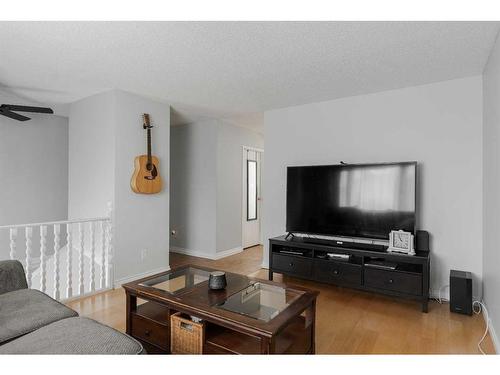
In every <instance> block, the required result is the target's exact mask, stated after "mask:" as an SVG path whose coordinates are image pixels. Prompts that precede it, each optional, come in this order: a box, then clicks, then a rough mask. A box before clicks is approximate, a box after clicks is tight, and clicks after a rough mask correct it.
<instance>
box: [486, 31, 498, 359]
mask: <svg viewBox="0 0 500 375" xmlns="http://www.w3.org/2000/svg"><path fill="white" fill-rule="evenodd" d="M483 103H484V107H483V110H484V112H483V116H484V118H483V126H484V127H483V223H484V224H483V246H484V250H483V289H484V301H485V303H486V305H487V307H488V311H489V313H490V317H491V320H492V326H493V327H492V328H493V332H498V333H500V293H499V290H500V248H499V242H498V233H499V232H500V169H499V165H500V104H499V103H500V42H499V41H498V40H497V41H496V44H495V46H494V49H493V51H492V53H491V55H490V58H489V61H488V64H487V65H486V68H485V70H484V75H483ZM490 329H491V328H490ZM493 336H494V339H495V338H496V340H498V336H497V335H496V334H494V335H493ZM495 344H496V348H497V350H500V343H499V342H498V341H497V342H496V343H495Z"/></svg>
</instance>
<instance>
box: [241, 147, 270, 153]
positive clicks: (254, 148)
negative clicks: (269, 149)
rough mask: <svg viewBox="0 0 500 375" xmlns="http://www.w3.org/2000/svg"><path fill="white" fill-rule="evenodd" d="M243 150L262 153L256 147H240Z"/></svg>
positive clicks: (261, 150)
mask: <svg viewBox="0 0 500 375" xmlns="http://www.w3.org/2000/svg"><path fill="white" fill-rule="evenodd" d="M241 147H242V148H243V150H250V151H257V152H262V153H264V149H263V148H257V147H251V146H241Z"/></svg>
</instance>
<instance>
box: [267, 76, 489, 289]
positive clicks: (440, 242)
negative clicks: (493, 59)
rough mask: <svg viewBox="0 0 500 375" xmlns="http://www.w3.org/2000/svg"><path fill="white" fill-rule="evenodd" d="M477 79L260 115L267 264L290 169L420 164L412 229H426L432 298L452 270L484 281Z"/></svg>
mask: <svg viewBox="0 0 500 375" xmlns="http://www.w3.org/2000/svg"><path fill="white" fill-rule="evenodd" d="M481 129H482V80H481V76H476V77H470V78H464V79H457V80H451V81H446V82H439V83H434V84H429V85H423V86H418V87H410V88H405V89H399V90H391V91H385V92H380V93H375V94H370V95H362V96H356V97H349V98H344V99H338V100H332V101H326V102H321V103H313V104H307V105H302V106H296V107H289V108H283V109H277V110H273V111H268V112H266V113H265V116H264V139H265V148H266V164H265V165H264V175H263V176H264V190H265V199H264V202H263V203H264V207H263V208H264V214H263V219H264V239H265V241H266V243H265V245H266V247H265V249H266V250H265V255H264V257H265V258H264V260H265V262H266V264H267V263H268V255H267V254H268V246H267V239H268V238H270V237H274V236H278V235H281V234H284V233H285V219H286V210H285V207H286V167H287V166H290V165H314V164H316V165H318V164H337V163H339V162H340V160H344V161H346V162H348V163H363V162H389V161H408V160H416V161H418V163H419V170H418V174H419V175H418V192H419V197H418V200H419V206H418V210H419V220H418V221H419V222H418V228H420V229H425V230H428V231H429V232H430V233H431V251H432V261H431V267H432V279H431V289H432V290H433V291H434V293H435V292H436V291H437V290H438V288H439V287H441V286H443V285H447V284H448V283H449V281H448V276H449V270H450V269H454V268H456V269H462V270H468V271H470V272H472V273H473V274H474V277H475V282H474V285H475V288H474V295H475V296H480V295H481V287H480V285H481V280H482V273H483V271H482V268H483V261H482V131H481Z"/></svg>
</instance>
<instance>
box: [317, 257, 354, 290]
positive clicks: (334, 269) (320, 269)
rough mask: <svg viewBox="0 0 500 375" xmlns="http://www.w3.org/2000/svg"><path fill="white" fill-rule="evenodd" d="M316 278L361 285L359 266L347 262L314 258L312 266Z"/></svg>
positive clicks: (327, 281) (323, 280) (336, 282)
mask: <svg viewBox="0 0 500 375" xmlns="http://www.w3.org/2000/svg"><path fill="white" fill-rule="evenodd" d="M313 275H314V277H315V278H316V280H318V281H321V282H326V283H334V284H341V285H350V286H359V285H361V266H360V265H357V264H351V263H347V262H332V261H325V260H316V261H315V263H314V268H313Z"/></svg>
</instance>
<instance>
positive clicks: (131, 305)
mask: <svg viewBox="0 0 500 375" xmlns="http://www.w3.org/2000/svg"><path fill="white" fill-rule="evenodd" d="M136 310H137V297H136V296H132V295H130V294H129V293H127V314H126V319H127V334H129V335H131V334H132V319H131V316H130V315H131V313H132V312H134V311H136Z"/></svg>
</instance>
